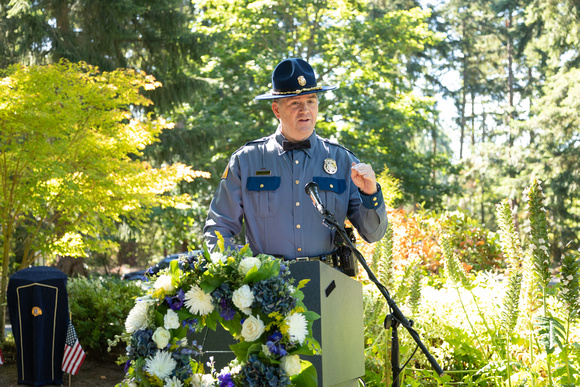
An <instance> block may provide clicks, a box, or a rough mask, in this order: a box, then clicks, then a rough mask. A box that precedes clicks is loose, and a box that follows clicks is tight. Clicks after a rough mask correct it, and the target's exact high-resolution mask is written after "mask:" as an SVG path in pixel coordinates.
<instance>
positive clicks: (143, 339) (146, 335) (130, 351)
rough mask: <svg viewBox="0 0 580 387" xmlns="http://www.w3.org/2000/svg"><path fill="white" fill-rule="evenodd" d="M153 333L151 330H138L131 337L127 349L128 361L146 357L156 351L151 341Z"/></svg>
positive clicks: (155, 345) (155, 346)
mask: <svg viewBox="0 0 580 387" xmlns="http://www.w3.org/2000/svg"><path fill="white" fill-rule="evenodd" d="M152 337H153V331H152V330H151V329H139V330H137V331H135V332H134V333H133V335H132V336H131V344H130V345H129V346H128V347H127V356H128V357H129V359H130V360H131V359H137V358H139V357H148V356H149V355H152V354H154V353H155V351H157V344H155V342H154V341H153V339H152Z"/></svg>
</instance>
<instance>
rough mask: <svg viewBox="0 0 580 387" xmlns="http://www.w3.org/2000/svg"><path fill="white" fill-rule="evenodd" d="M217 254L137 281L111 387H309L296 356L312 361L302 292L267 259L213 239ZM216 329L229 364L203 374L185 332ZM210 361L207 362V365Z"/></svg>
mask: <svg viewBox="0 0 580 387" xmlns="http://www.w3.org/2000/svg"><path fill="white" fill-rule="evenodd" d="M217 250H218V251H216V252H213V253H211V254H210V253H209V252H208V250H207V248H205V249H204V251H203V253H202V254H201V255H199V256H193V257H187V256H184V257H181V258H180V259H178V260H174V261H172V262H171V265H170V267H169V268H167V269H165V270H163V271H160V272H159V273H157V274H154V275H152V276H150V277H149V280H148V281H145V282H142V286H143V289H144V290H145V291H146V295H144V296H142V297H140V298H138V299H137V300H136V302H135V306H134V307H133V309H132V310H131V311H130V312H129V315H128V316H127V320H126V321H125V333H124V334H123V335H122V336H120V337H117V339H116V341H115V342H114V343H113V344H115V343H117V342H118V341H119V340H120V339H122V340H123V341H125V342H126V344H127V354H126V355H124V356H121V357H119V364H122V363H125V373H126V375H125V378H124V380H123V381H122V382H121V383H120V384H118V386H126V387H137V386H144V387H149V386H160V387H184V386H196V387H197V386H204V387H205V386H220V387H226V386H227V387H234V386H289V385H295V386H308V387H309V386H316V385H317V373H316V369H315V368H314V366H313V365H312V363H310V362H308V361H306V360H304V359H301V358H300V356H299V355H315V354H320V344H319V343H318V342H317V341H316V340H315V339H314V338H313V337H312V323H313V321H314V320H316V319H318V318H320V316H319V315H318V314H316V313H315V312H312V311H308V310H307V309H306V307H305V306H304V303H303V302H302V300H303V299H304V293H303V292H302V291H301V290H300V289H302V288H303V287H304V286H305V285H306V283H307V282H308V281H309V280H307V279H306V280H302V281H300V283H299V284H298V285H297V286H294V284H293V282H294V279H293V278H291V277H290V270H289V268H288V266H286V265H285V264H284V263H283V262H282V261H280V260H279V259H276V258H274V257H272V256H270V255H263V254H262V255H258V256H256V257H253V256H252V252H251V251H250V249H249V247H248V246H247V245H246V246H245V247H243V248H242V249H240V250H237V251H230V250H229V249H228V250H227V251H226V250H225V249H224V240H223V237H222V236H221V235H218V249H217ZM218 323H219V324H221V325H222V326H223V327H224V329H225V330H226V331H229V332H230V333H231V335H232V336H233V338H234V339H235V340H236V341H237V343H236V344H233V345H231V346H230V348H231V349H232V351H233V353H234V354H235V356H236V358H235V359H234V360H232V361H231V362H230V363H229V364H228V366H227V367H225V368H223V369H222V370H221V371H219V372H218V371H217V370H215V369H214V364H213V362H211V361H210V362H208V363H207V364H206V366H207V367H208V368H207V369H206V368H205V367H204V364H201V363H200V362H199V361H197V360H196V356H199V355H201V354H202V352H201V349H200V348H199V347H198V345H197V343H196V342H195V341H193V342H191V343H188V338H187V335H188V333H193V332H200V331H201V329H203V328H204V327H208V328H210V329H212V330H215V329H216V327H217V324H218ZM210 359H211V358H210Z"/></svg>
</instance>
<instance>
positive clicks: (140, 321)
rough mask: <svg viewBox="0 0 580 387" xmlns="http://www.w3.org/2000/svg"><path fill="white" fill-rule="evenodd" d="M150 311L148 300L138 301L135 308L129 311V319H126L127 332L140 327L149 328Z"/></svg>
mask: <svg viewBox="0 0 580 387" xmlns="http://www.w3.org/2000/svg"><path fill="white" fill-rule="evenodd" d="M148 311H149V303H148V302H145V301H137V303H136V304H135V306H134V307H133V309H131V311H130V312H129V315H128V316H127V320H125V329H126V330H127V333H133V332H135V331H137V330H139V329H143V328H147V313H148Z"/></svg>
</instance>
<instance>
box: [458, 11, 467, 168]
mask: <svg viewBox="0 0 580 387" xmlns="http://www.w3.org/2000/svg"><path fill="white" fill-rule="evenodd" d="M462 31H463V38H464V39H465V35H466V32H465V20H464V21H463V22H462ZM462 75H463V88H462V90H461V124H460V135H459V159H460V160H461V159H463V143H464V142H465V121H466V120H465V108H466V105H467V50H463V74H462Z"/></svg>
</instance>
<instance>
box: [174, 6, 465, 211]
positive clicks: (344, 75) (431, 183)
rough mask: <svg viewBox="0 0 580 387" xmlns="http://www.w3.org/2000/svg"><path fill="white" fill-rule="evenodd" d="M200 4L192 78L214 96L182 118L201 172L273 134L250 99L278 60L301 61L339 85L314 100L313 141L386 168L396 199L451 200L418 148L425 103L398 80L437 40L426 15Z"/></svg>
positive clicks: (428, 124) (438, 159) (215, 171)
mask: <svg viewBox="0 0 580 387" xmlns="http://www.w3.org/2000/svg"><path fill="white" fill-rule="evenodd" d="M199 5H200V7H201V8H203V12H202V13H200V14H199V18H197V19H196V23H194V29H195V30H197V31H200V32H201V33H203V34H205V35H207V36H209V37H210V40H212V41H213V42H214V45H213V46H212V47H211V50H210V51H209V54H208V55H207V56H204V57H203V65H202V66H201V67H200V68H199V71H198V72H196V73H195V76H197V77H199V78H203V79H210V80H212V83H211V84H212V85H213V86H214V87H213V91H212V92H209V93H207V94H205V95H203V96H200V98H197V99H196V100H195V101H192V105H191V108H190V109H187V110H184V112H183V113H184V116H185V117H187V118H186V120H184V122H186V123H187V127H188V128H189V129H190V135H191V137H192V138H195V139H196V140H197V141H196V142H197V147H196V148H195V149H196V150H197V152H198V154H197V155H196V156H197V157H196V159H195V160H200V161H202V162H204V163H205V164H200V165H203V169H207V170H209V171H210V172H212V175H213V176H216V177H218V176H220V175H221V173H222V172H223V170H224V168H225V165H226V160H227V158H228V157H229V155H230V154H231V153H232V152H233V151H235V150H236V149H237V148H238V147H240V146H241V145H243V144H244V143H245V142H247V141H250V140H253V139H255V138H259V137H262V136H265V135H268V134H270V133H271V132H272V131H273V129H274V128H275V126H276V121H275V118H274V116H273V114H272V112H271V108H270V105H269V104H268V103H266V102H254V101H253V98H254V97H255V96H256V95H258V94H260V93H262V92H265V91H266V90H268V89H269V88H270V87H271V85H270V80H271V74H272V71H273V69H274V67H275V65H276V64H277V63H278V62H280V60H282V59H284V58H287V57H300V58H304V59H306V60H307V61H309V62H310V63H311V64H312V65H313V67H314V70H315V72H316V74H317V75H318V77H319V79H318V81H319V82H320V83H323V84H339V85H340V88H339V89H337V90H336V91H335V92H333V93H327V95H325V96H324V97H322V99H321V106H320V112H321V119H320V120H319V122H318V123H317V133H319V134H321V135H323V136H325V137H330V138H334V139H337V140H338V141H339V142H341V143H342V144H344V145H345V146H347V147H349V148H351V149H353V150H355V152H356V153H357V155H358V156H359V157H360V158H361V160H364V161H365V162H369V163H372V164H373V165H374V166H375V168H377V169H379V168H380V166H382V165H386V167H388V168H389V170H390V172H391V173H392V174H393V175H394V176H395V177H396V178H398V179H399V180H400V181H401V187H402V191H403V194H404V200H407V201H413V200H418V201H425V202H426V203H427V204H426V205H427V206H430V205H434V206H436V205H438V203H439V200H440V197H441V193H446V192H450V191H451V189H450V186H449V184H447V183H446V182H444V181H442V180H437V179H436V178H437V176H438V173H439V174H440V173H453V172H454V171H453V168H452V167H451V165H450V163H449V162H448V159H447V158H446V156H445V155H443V154H441V155H434V154H432V153H431V152H425V151H424V150H423V149H422V148H421V146H420V144H421V143H422V141H423V140H422V139H423V138H424V137H425V136H427V137H429V136H431V134H432V132H433V129H434V122H435V113H434V109H433V102H434V101H433V100H432V99H431V98H429V97H425V96H424V95H421V94H420V93H417V92H415V91H414V90H415V89H414V88H415V85H414V84H413V83H412V82H411V79H409V77H408V76H407V75H408V72H407V63H408V60H409V58H410V57H413V56H415V55H418V54H419V53H420V52H422V50H424V48H425V46H426V45H428V44H433V42H434V41H435V40H436V39H437V38H438V37H437V36H435V35H434V34H433V33H432V32H431V31H429V28H428V25H427V23H426V22H425V19H426V17H427V15H428V12H426V11H422V10H420V9H418V8H416V9H413V10H409V11H396V12H387V13H385V12H383V11H381V12H379V11H380V9H379V8H378V7H375V6H374V5H372V4H369V3H367V2H364V1H354V2H352V1H342V0H335V1H331V2H311V1H295V2H263V1H249V0H237V1H222V0H217V1H207V2H203V3H199ZM377 9H379V11H377ZM224 138H227V139H228V141H223V139H224ZM206 166H207V167H206ZM379 172H380V170H379Z"/></svg>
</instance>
